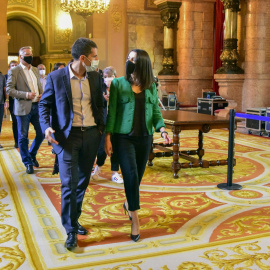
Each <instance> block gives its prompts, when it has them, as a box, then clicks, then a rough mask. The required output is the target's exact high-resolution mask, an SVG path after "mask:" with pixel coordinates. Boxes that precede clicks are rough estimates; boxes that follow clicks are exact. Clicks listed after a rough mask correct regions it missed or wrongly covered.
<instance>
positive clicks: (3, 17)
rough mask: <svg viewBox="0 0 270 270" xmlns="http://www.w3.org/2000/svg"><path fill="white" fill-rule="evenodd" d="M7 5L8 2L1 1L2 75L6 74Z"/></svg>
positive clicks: (0, 68)
mask: <svg viewBox="0 0 270 270" xmlns="http://www.w3.org/2000/svg"><path fill="white" fill-rule="evenodd" d="M7 3H8V0H2V1H1V9H0V25H1V27H0V47H1V54H0V71H1V72H2V73H3V74H6V73H7V70H8V41H9V35H8V33H7Z"/></svg>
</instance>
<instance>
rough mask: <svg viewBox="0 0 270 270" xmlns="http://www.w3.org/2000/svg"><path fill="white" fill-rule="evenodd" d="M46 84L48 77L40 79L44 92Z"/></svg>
mask: <svg viewBox="0 0 270 270" xmlns="http://www.w3.org/2000/svg"><path fill="white" fill-rule="evenodd" d="M46 82H47V76H45V77H40V83H41V86H42V89H43V91H44V89H45V85H46Z"/></svg>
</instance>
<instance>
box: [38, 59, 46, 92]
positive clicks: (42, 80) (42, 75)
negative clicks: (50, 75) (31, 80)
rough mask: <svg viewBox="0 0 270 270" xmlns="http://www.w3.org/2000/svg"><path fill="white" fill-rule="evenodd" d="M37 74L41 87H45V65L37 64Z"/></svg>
mask: <svg viewBox="0 0 270 270" xmlns="http://www.w3.org/2000/svg"><path fill="white" fill-rule="evenodd" d="M37 69H38V72H39V76H40V83H41V85H42V89H43V90H44V89H45V85H46V81H47V76H46V67H45V66H44V65H43V64H39V65H38V66H37Z"/></svg>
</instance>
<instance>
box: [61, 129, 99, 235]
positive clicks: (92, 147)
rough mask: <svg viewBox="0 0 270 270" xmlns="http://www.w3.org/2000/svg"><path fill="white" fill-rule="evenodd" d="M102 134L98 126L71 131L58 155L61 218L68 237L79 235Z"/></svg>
mask: <svg viewBox="0 0 270 270" xmlns="http://www.w3.org/2000/svg"><path fill="white" fill-rule="evenodd" d="M100 138H101V134H100V132H99V130H98V129H97V127H92V128H90V129H88V130H85V131H81V130H80V129H75V128H72V129H71V131H70V135H69V137H68V139H67V142H66V144H65V147H64V149H63V151H62V152H61V153H60V154H58V161H59V173H60V179H61V183H62V185H61V219H62V224H63V226H64V228H65V229H66V232H67V234H68V233H70V232H77V229H78V225H77V222H78V219H79V217H80V215H81V211H82V203H83V197H84V194H85V190H86V188H87V186H88V184H89V181H90V175H91V170H92V167H93V164H94V161H95V158H96V155H97V150H98V146H99V143H100Z"/></svg>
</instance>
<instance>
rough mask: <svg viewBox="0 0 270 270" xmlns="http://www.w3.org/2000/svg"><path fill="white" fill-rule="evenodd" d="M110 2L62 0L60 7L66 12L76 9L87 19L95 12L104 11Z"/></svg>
mask: <svg viewBox="0 0 270 270" xmlns="http://www.w3.org/2000/svg"><path fill="white" fill-rule="evenodd" d="M109 4H110V0H61V4H60V7H61V9H62V10H63V11H64V12H71V11H74V12H75V13H76V14H78V15H81V16H82V17H84V18H85V19H86V17H87V16H91V15H92V14H93V13H104V12H105V11H107V10H108V8H109Z"/></svg>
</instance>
